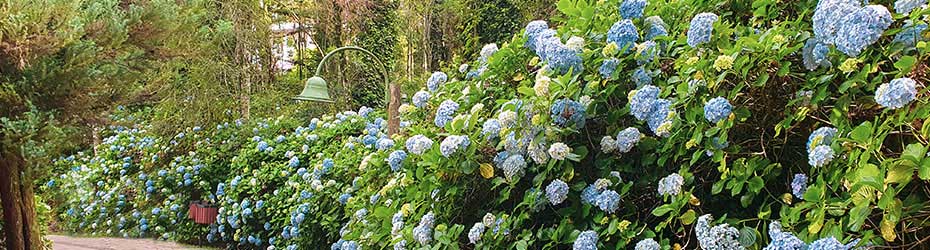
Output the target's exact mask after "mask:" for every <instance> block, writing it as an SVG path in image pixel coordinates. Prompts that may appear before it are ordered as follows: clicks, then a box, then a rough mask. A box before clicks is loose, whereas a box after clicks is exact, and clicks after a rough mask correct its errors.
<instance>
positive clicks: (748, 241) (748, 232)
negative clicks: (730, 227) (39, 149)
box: [739, 227, 756, 247]
mask: <svg viewBox="0 0 930 250" xmlns="http://www.w3.org/2000/svg"><path fill="white" fill-rule="evenodd" d="M739 244H740V245H743V246H744V247H751V246H752V245H753V244H756V229H753V228H751V227H743V229H740V230H739Z"/></svg>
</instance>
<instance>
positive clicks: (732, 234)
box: [694, 214, 821, 250]
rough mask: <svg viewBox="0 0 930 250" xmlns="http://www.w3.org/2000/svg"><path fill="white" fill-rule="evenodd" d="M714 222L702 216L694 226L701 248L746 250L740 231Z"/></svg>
mask: <svg viewBox="0 0 930 250" xmlns="http://www.w3.org/2000/svg"><path fill="white" fill-rule="evenodd" d="M712 220H713V217H711V215H710V214H705V215H701V217H698V219H697V223H696V224H695V225H694V232H695V234H697V238H698V243H700V245H701V248H703V249H720V250H731V249H732V250H742V249H746V248H745V247H743V246H742V245H740V243H739V240H738V239H739V230H737V229H736V228H735V227H731V226H730V225H727V224H726V223H724V224H720V225H716V226H713V227H711V226H710V223H711V221H712ZM817 249H821V248H817Z"/></svg>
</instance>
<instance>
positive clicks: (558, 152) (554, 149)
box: [549, 142, 572, 161]
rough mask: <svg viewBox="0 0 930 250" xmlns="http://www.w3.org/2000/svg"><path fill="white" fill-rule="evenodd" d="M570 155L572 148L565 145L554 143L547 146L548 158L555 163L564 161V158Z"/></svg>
mask: <svg viewBox="0 0 930 250" xmlns="http://www.w3.org/2000/svg"><path fill="white" fill-rule="evenodd" d="M571 153H572V148H570V147H568V145H565V143H561V142H556V143H553V144H552V145H551V146H549V156H551V157H552V159H555V160H557V161H561V160H565V157H568V155H569V154H571Z"/></svg>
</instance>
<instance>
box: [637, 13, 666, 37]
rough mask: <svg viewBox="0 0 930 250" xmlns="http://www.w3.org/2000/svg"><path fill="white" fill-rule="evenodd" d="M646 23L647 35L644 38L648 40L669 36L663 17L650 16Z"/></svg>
mask: <svg viewBox="0 0 930 250" xmlns="http://www.w3.org/2000/svg"><path fill="white" fill-rule="evenodd" d="M644 22H645V23H646V24H645V26H646V28H645V29H646V35H644V36H643V38H645V39H646V40H652V39H654V38H656V37H659V36H667V35H668V25H666V24H665V21H662V18H661V17H659V16H650V17H647V18H646V19H645V20H644Z"/></svg>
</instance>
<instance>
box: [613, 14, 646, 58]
mask: <svg viewBox="0 0 930 250" xmlns="http://www.w3.org/2000/svg"><path fill="white" fill-rule="evenodd" d="M637 40H639V31H637V30H636V25H633V21H632V20H630V19H623V20H620V21H617V22H616V23H614V24H613V25H612V26H610V30H607V42H608V43H616V44H617V47H619V48H620V51H621V52H623V53H626V52H627V51H630V49H632V48H633V44H634V43H636V41H637Z"/></svg>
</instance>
